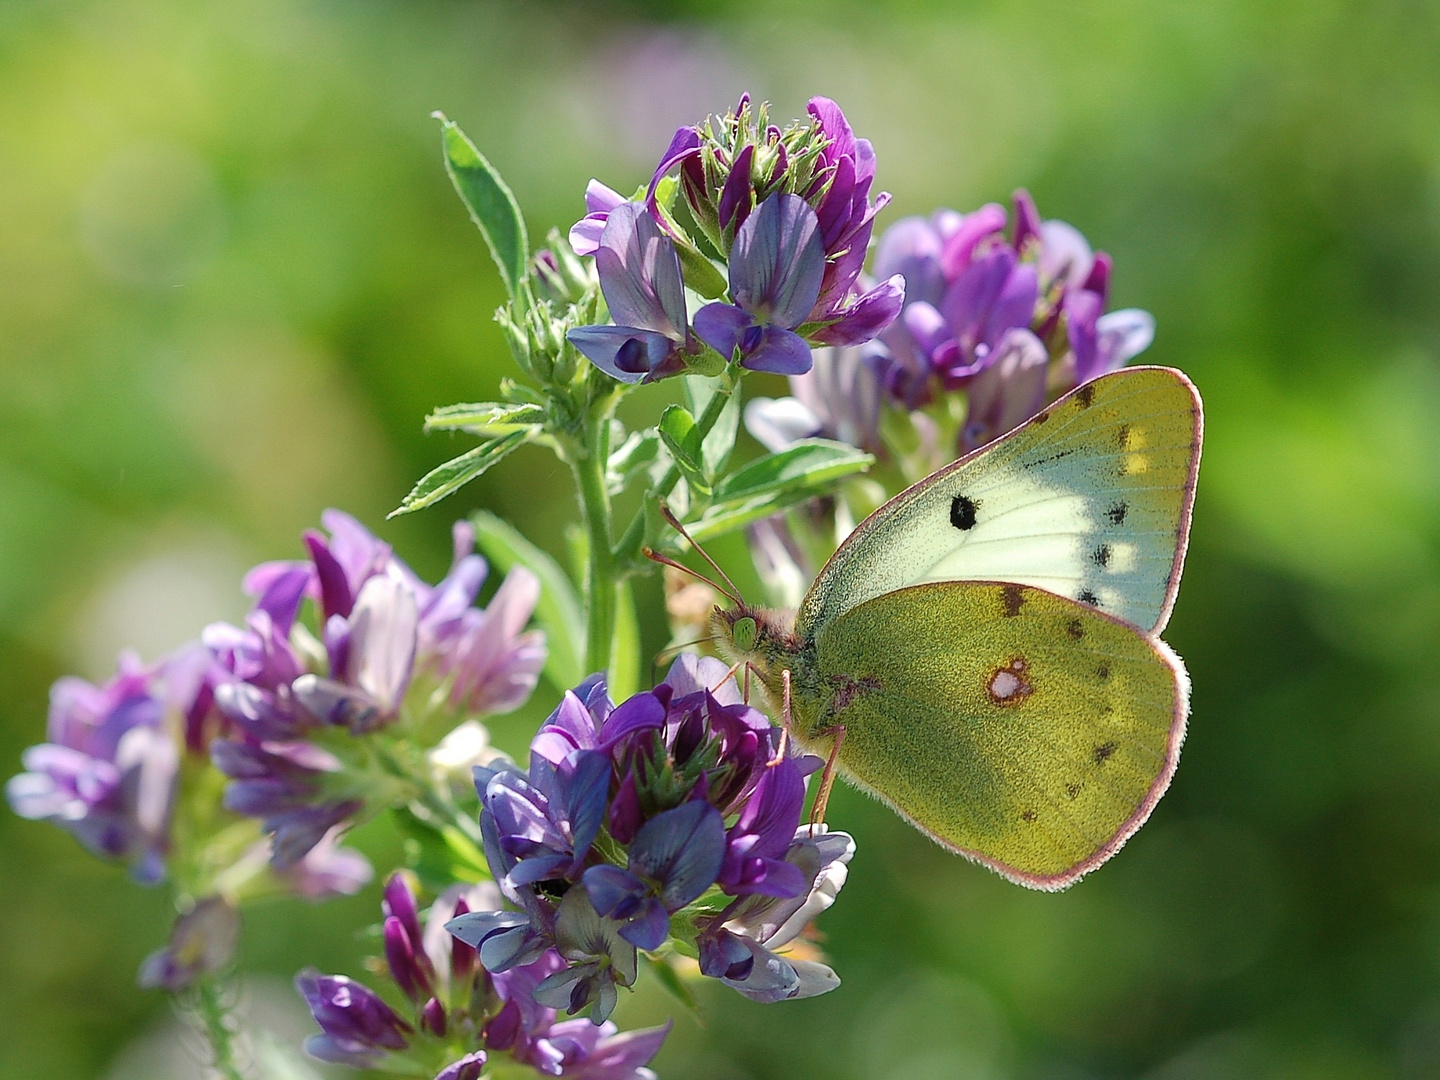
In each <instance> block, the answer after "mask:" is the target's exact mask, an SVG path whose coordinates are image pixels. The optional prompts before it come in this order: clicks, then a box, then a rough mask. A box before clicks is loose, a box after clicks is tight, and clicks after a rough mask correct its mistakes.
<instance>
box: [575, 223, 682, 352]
mask: <svg viewBox="0 0 1440 1080" xmlns="http://www.w3.org/2000/svg"><path fill="white" fill-rule="evenodd" d="M595 266H596V269H597V270H598V271H599V274H600V290H601V291H602V292H603V293H604V294H605V303H606V304H607V305H608V306H609V308H610V317H611V318H612V319H614V320H615V323H616V324H617V325H619V326H638V327H640V328H641V329H642V330H653V331H655V332H656V333H660V334H664V335H665V336H666V337H668V338H670V339H671V340H673V341H684V340H685V287H684V283H683V281H682V279H681V276H680V258H679V256H678V255H677V254H676V253H675V245H674V244H673V243H672V242H671V240H670V238H669V237H668V236H666V235H665V234H664V233H663V232H661V230H660V226H659V225H657V224H656V223H655V219H654V218H653V217H651V216H650V215H649V213H647V212H646V210H645V208H644V207H643V206H642V205H640V204H639V203H622V204H621V205H620V206H618V207H616V208H615V209H614V210H612V211H610V216H609V218H608V219H607V220H606V222H605V230H604V232H603V233H602V234H601V236H600V250H599V251H597V252H596V253H595Z"/></svg>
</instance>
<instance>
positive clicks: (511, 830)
mask: <svg viewBox="0 0 1440 1080" xmlns="http://www.w3.org/2000/svg"><path fill="white" fill-rule="evenodd" d="M778 734H779V733H778V731H777V730H776V729H774V728H772V727H771V726H770V723H769V721H768V720H766V719H765V717H764V716H763V715H762V714H761V713H760V712H759V711H757V710H755V709H753V708H751V707H749V706H748V705H746V704H744V703H743V702H742V700H741V696H740V692H739V690H738V688H737V687H736V685H735V683H734V680H733V679H731V678H729V677H728V673H727V670H726V668H725V665H724V664H722V663H721V662H720V661H718V660H714V659H710V658H701V657H697V656H694V655H689V654H686V655H682V656H681V657H680V658H679V659H678V660H676V662H675V664H674V665H673V666H672V667H671V669H670V672H669V674H668V675H667V676H666V679H665V681H664V682H662V683H661V684H660V685H659V686H657V687H655V689H654V690H651V691H648V692H644V693H640V694H636V695H635V696H634V697H631V698H630V699H628V700H627V701H625V702H624V703H623V704H621V705H619V706H618V707H617V706H615V705H614V704H613V703H612V702H611V701H610V698H609V695H608V694H607V692H606V687H605V683H604V681H603V679H602V678H601V677H600V676H592V677H591V678H590V679H588V680H587V681H586V682H585V683H583V684H581V685H580V686H578V687H576V688H575V689H574V690H572V691H570V692H568V693H567V694H566V695H565V698H564V700H563V701H562V702H561V704H560V706H559V707H558V708H557V709H556V710H555V712H554V713H552V714H551V716H550V718H549V719H548V720H547V721H546V722H545V724H544V725H543V726H542V727H541V729H540V731H539V733H538V734H537V735H536V736H535V738H534V740H533V741H532V742H531V744H530V766H529V769H528V771H521V770H520V769H518V768H515V767H513V766H510V767H503V768H498V769H478V768H477V769H476V770H475V776H476V787H477V789H478V790H479V791H480V796H481V806H482V810H481V818H480V821H481V830H482V832H483V834H484V837H485V853H486V856H487V859H488V860H489V863H490V868H491V871H492V873H493V874H494V875H495V880H496V882H497V883H498V885H499V887H500V891H501V893H502V894H503V895H504V897H505V898H506V899H507V900H508V901H510V903H511V904H512V905H513V906H514V909H515V910H494V911H483V912H479V911H477V912H474V913H472V914H469V915H466V916H464V917H462V918H458V919H456V920H454V921H452V922H451V923H450V924H449V929H450V931H451V933H453V934H454V935H455V936H456V937H458V938H460V939H461V940H462V941H465V942H468V943H469V944H472V945H474V946H475V947H476V948H477V949H478V950H479V953H480V959H481V962H482V964H483V965H484V966H485V967H486V968H487V969H488V970H489V971H491V972H492V973H495V974H497V976H498V975H499V974H501V973H504V972H508V971H510V970H511V969H513V968H515V967H518V966H522V965H525V964H529V963H533V962H534V961H535V960H536V959H537V958H538V957H540V956H543V955H546V954H548V953H551V952H552V951H553V952H558V954H559V955H560V956H561V957H562V958H563V959H564V960H565V961H566V964H565V966H564V967H563V968H561V969H558V970H556V971H554V972H552V973H550V974H548V975H547V976H546V977H545V978H544V979H543V980H541V981H540V982H539V983H538V984H537V985H536V987H535V990H534V998H535V1000H536V1001H538V1002H540V1003H541V1004H543V1005H546V1006H548V1007H550V1008H555V1009H564V1010H566V1011H567V1012H569V1013H570V1014H572V1015H573V1014H578V1013H581V1012H586V1013H588V1014H589V1016H590V1018H591V1020H593V1021H594V1022H595V1023H601V1022H603V1021H604V1020H605V1019H606V1018H607V1017H608V1016H609V1014H610V1011H611V1010H612V1009H613V1008H614V1006H615V1003H616V999H617V989H616V988H617V987H619V986H630V985H631V984H632V983H633V982H634V980H635V974H636V969H637V960H638V956H637V950H640V949H644V950H651V951H653V950H656V949H658V948H660V946H661V945H663V944H664V943H665V942H666V941H667V940H673V941H674V942H675V943H676V947H677V948H681V949H683V950H686V951H688V952H689V953H690V954H691V955H694V956H696V957H698V958H699V960H700V964H701V970H702V971H703V972H704V973H705V974H707V975H710V976H713V977H715V978H720V979H722V980H724V981H725V982H726V983H727V984H729V985H731V986H733V987H735V988H736V989H737V990H739V991H740V992H741V993H744V994H746V995H747V996H750V997H754V998H756V999H757V1000H764V1001H775V1000H781V999H782V998H793V997H806V996H810V995H813V994H817V993H823V992H824V991H826V990H829V989H832V988H833V987H834V986H835V985H837V983H838V979H836V978H835V975H834V973H833V972H832V971H830V969H829V968H826V967H824V966H823V965H820V964H817V963H813V962H807V961H800V960H794V959H792V958H789V957H787V956H786V955H784V951H785V950H784V947H785V946H787V945H789V944H791V942H792V941H793V940H794V938H795V937H796V936H797V935H798V934H799V933H800V931H801V930H802V929H803V928H804V927H805V926H806V925H807V924H808V922H809V921H810V917H812V916H813V915H814V914H815V913H817V912H818V911H819V910H820V909H821V908H823V907H825V906H828V903H829V901H830V900H833V898H834V894H835V891H837V890H838V888H839V884H840V882H843V880H844V873H845V871H844V864H845V863H846V862H848V861H849V858H850V856H851V854H852V853H853V850H854V847H853V844H852V843H851V841H850V838H849V837H848V836H845V835H844V834H843V833H825V832H824V831H823V827H816V829H815V830H813V832H814V835H813V836H812V829H811V828H809V827H808V826H802V825H801V823H800V822H801V814H802V810H803V804H804V799H805V777H806V775H807V774H808V773H809V772H811V771H813V769H814V768H815V767H817V766H818V765H819V761H818V759H816V758H813V757H808V756H795V755H791V754H786V753H785V752H784V748H783V747H782V746H781V744H780V740H779V738H778ZM822 898H823V899H822ZM802 915H803V916H804V917H803V918H802V917H801V916H802ZM742 954H743V955H742Z"/></svg>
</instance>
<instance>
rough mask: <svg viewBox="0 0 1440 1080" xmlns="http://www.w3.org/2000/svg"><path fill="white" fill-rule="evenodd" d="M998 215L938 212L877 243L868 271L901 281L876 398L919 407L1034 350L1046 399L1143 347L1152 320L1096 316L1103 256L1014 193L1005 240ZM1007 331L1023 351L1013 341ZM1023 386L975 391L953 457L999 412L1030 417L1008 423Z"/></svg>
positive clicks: (1101, 307) (996, 381) (1106, 265)
mask: <svg viewBox="0 0 1440 1080" xmlns="http://www.w3.org/2000/svg"><path fill="white" fill-rule="evenodd" d="M1008 217H1009V216H1008V215H1007V214H1006V211H1005V209H1004V208H1003V207H1001V206H999V205H997V204H994V203H990V204H988V205H986V206H982V207H981V208H980V209H978V210H976V211H974V212H973V213H970V214H964V215H961V214H957V213H955V212H954V211H952V210H940V211H937V212H936V213H935V214H934V215H932V216H931V217H930V218H928V219H926V218H918V217H913V218H904V219H902V220H900V221H897V222H896V223H895V224H893V225H892V226H890V228H888V229H887V230H886V231H885V234H884V235H883V236H882V237H881V238H880V248H879V251H878V253H877V255H876V259H875V272H876V273H877V274H880V275H886V274H899V275H902V276H903V278H904V281H905V294H904V305H905V306H904V312H903V315H902V317H901V319H900V320H899V321H897V322H896V323H895V324H894V325H893V326H891V327H890V328H889V329H888V330H887V331H885V332H884V333H883V334H882V336H881V342H880V345H879V347H878V349H877V354H878V355H879V356H881V357H882V358H883V360H882V363H883V366H884V377H885V384H886V389H887V390H888V391H889V393H890V395H891V397H892V398H894V399H895V400H896V401H897V402H899V403H900V404H902V405H904V406H905V407H907V408H916V407H918V406H920V405H923V404H925V403H926V402H927V401H929V400H930V398H931V397H932V395H933V394H934V393H935V391H936V389H937V388H938V389H942V390H953V389H960V388H966V389H970V388H972V384H973V383H974V382H975V381H976V380H979V379H980V376H981V375H982V373H984V372H986V371H987V370H988V369H990V368H992V367H996V366H1006V367H1007V368H1008V369H1009V370H1010V371H1011V373H1013V371H1015V370H1017V365H1018V369H1023V370H1024V371H1026V372H1030V371H1032V369H1033V364H1031V363H1030V358H1031V357H1032V356H1033V355H1034V349H1035V345H1036V344H1038V345H1039V346H1040V348H1041V349H1042V350H1043V352H1044V355H1045V362H1046V365H1047V374H1046V379H1045V380H1043V382H1044V384H1045V386H1046V387H1047V388H1048V393H1049V396H1052V397H1053V396H1056V395H1058V394H1059V393H1063V392H1065V391H1067V390H1069V389H1071V388H1072V387H1074V386H1076V385H1078V384H1079V383H1081V382H1086V381H1088V380H1090V379H1093V378H1094V377H1096V376H1097V375H1102V374H1104V373H1105V372H1106V371H1111V370H1113V369H1115V368H1117V367H1120V366H1121V365H1122V364H1124V363H1125V362H1126V361H1128V360H1129V359H1130V358H1131V357H1133V356H1135V355H1136V354H1137V353H1139V352H1141V351H1143V350H1144V349H1145V348H1146V347H1147V346H1148V345H1149V343H1150V338H1151V336H1152V335H1153V330H1154V322H1153V320H1152V319H1151V318H1150V316H1149V315H1148V314H1146V313H1145V312H1141V311H1133V310H1127V311H1115V312H1110V313H1108V314H1106V313H1105V304H1106V302H1107V300H1108V296H1109V284H1110V269H1111V262H1110V257H1109V256H1108V255H1106V254H1104V253H1103V252H1093V251H1092V250H1091V248H1090V245H1089V244H1088V243H1087V242H1086V241H1085V238H1084V237H1083V236H1082V235H1081V234H1080V232H1079V231H1078V230H1076V229H1075V228H1074V227H1073V226H1071V225H1068V224H1066V223H1065V222H1063V221H1043V220H1041V218H1040V215H1039V214H1038V213H1037V212H1036V209H1035V204H1034V201H1033V200H1032V199H1031V198H1030V196H1029V194H1027V193H1026V192H1024V191H1017V192H1016V193H1015V200H1014V221H1013V226H1012V228H1011V229H1010V232H1009V234H1008V235H1007V233H1006V231H1005V230H1006V225H1007V221H1008ZM1016 331H1024V332H1026V333H1028V334H1031V335H1033V337H1034V341H1033V342H1021V341H1019V340H1018V339H1017V338H1015V337H1014V336H1013V335H1014V333H1015V332H1016ZM1002 346H1003V347H1002ZM1002 360H1003V361H1004V364H1002ZM1021 361H1024V362H1023V363H1021ZM1032 383H1033V376H1032V375H1028V374H1027V375H1026V376H1024V377H1023V378H1022V379H1021V380H1020V382H1019V383H1015V382H1014V380H1013V379H1012V378H1011V377H1010V376H1009V375H1007V376H1006V377H1005V378H990V379H989V380H988V384H987V385H982V387H981V389H980V394H979V396H980V397H981V399H982V405H983V407H984V408H983V410H982V411H983V412H984V413H986V415H984V416H980V415H972V416H971V417H970V418H969V419H968V420H967V424H966V431H967V432H969V434H967V435H963V436H962V448H965V449H969V448H973V447H974V446H975V445H979V444H978V443H977V442H976V441H975V439H976V438H979V437H980V435H981V434H988V435H989V436H990V437H994V436H995V435H999V434H1004V432H1005V431H1008V430H1009V428H999V429H997V428H996V426H995V425H996V423H997V422H998V419H997V418H999V417H1000V416H1002V414H1003V415H1004V416H1007V417H1013V416H1017V415H1018V416H1019V417H1020V419H1021V420H1023V419H1026V418H1027V417H1028V416H1029V415H1031V414H1032V413H1033V412H1034V411H1035V409H1038V408H1039V406H1040V405H1042V404H1043V403H1044V401H1043V399H1041V400H1040V402H1039V404H1035V405H1033V407H1031V408H1030V411H1029V412H1025V413H1024V415H1020V413H1021V412H1022V406H1023V405H1024V404H1025V403H1026V402H1029V401H1031V400H1032V398H1033V395H1031V394H1030V389H1031V386H1032ZM1002 389H1003V391H1004V392H1003V393H1002V392H1001V391H1002ZM1002 399H1003V401H1002Z"/></svg>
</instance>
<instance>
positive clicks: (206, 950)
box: [139, 896, 240, 993]
mask: <svg viewBox="0 0 1440 1080" xmlns="http://www.w3.org/2000/svg"><path fill="white" fill-rule="evenodd" d="M239 936H240V914H239V912H237V911H236V910H235V908H234V907H233V906H232V905H231V904H230V902H229V901H228V900H226V899H224V898H223V897H220V896H209V897H206V898H205V899H203V900H201V901H200V902H199V903H197V904H196V905H195V906H194V907H193V908H191V909H190V910H189V911H188V912H186V913H185V914H184V915H181V916H180V917H179V918H178V919H176V920H175V925H174V927H173V928H172V929H171V931H170V943H169V944H168V945H166V946H165V948H163V949H160V950H158V951H156V952H153V953H151V954H150V955H149V956H147V957H146V958H145V960H144V961H143V962H142V963H141V965H140V975H139V983H140V985H141V986H142V987H145V988H146V989H157V988H158V989H162V990H169V991H170V992H171V993H176V992H178V991H180V990H184V989H185V988H187V987H189V986H190V985H192V984H193V983H194V982H195V980H196V979H199V978H200V977H202V976H204V975H209V974H211V973H212V972H216V971H219V970H220V969H221V968H224V967H225V966H227V965H228V964H229V963H230V961H231V960H233V959H234V958H235V946H236V944H237V942H238V940H239Z"/></svg>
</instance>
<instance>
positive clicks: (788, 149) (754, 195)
mask: <svg viewBox="0 0 1440 1080" xmlns="http://www.w3.org/2000/svg"><path fill="white" fill-rule="evenodd" d="M672 170H678V171H679V184H678V189H679V191H680V192H682V193H683V196H684V203H685V206H686V207H687V208H688V212H689V216H690V218H691V219H692V220H693V222H694V224H695V226H696V228H697V229H698V230H699V236H700V238H701V240H702V241H703V242H704V244H705V245H707V246H708V247H709V248H710V249H711V250H713V251H714V252H716V253H718V254H719V255H720V257H721V258H722V259H724V260H725V261H726V264H727V271H728V286H729V296H730V299H729V302H720V301H717V302H715V303H712V304H708V305H706V306H705V307H704V308H702V309H701V310H700V311H698V312H696V314H695V318H694V326H693V329H692V328H691V326H690V324H689V322H688V321H687V310H686V306H685V295H684V275H683V273H682V269H681V253H682V252H684V253H686V254H688V255H689V257H690V258H691V259H692V260H703V259H704V256H703V255H702V254H701V252H700V248H699V247H698V246H697V241H696V240H695V239H694V238H692V237H691V235H690V234H689V233H688V232H687V231H686V230H685V229H684V228H683V227H682V226H681V225H680V224H679V223H678V222H677V220H676V218H675V217H674V216H673V214H672V213H671V208H670V207H669V206H667V205H665V203H664V202H663V201H662V200H661V199H660V191H661V189H662V181H664V180H665V178H666V177H667V176H668V174H669V173H670V172H671V171H672ZM874 177H875V154H874V151H873V149H872V148H871V146H870V143H869V142H868V141H867V140H865V139H857V138H856V137H855V134H854V132H853V131H852V130H851V127H850V124H849V122H848V121H847V120H846V119H845V115H844V113H842V112H841V111H840V107H839V106H838V105H836V104H835V103H834V102H833V101H830V100H829V99H828V98H814V99H812V100H811V102H810V104H809V117H808V119H807V120H805V121H802V122H798V123H796V124H793V125H791V126H790V128H788V129H787V130H785V131H781V130H780V129H779V128H778V127H776V126H774V125H773V124H770V123H769V122H768V118H767V114H766V109H765V107H764V106H760V107H758V108H755V109H752V107H751V104H750V98H749V96H748V95H746V96H745V97H742V98H741V99H740V103H739V105H738V106H737V107H736V109H735V111H734V112H732V113H729V114H727V115H726V116H725V117H723V118H720V119H717V120H713V121H708V122H706V123H705V124H703V125H698V126H695V127H684V128H681V129H680V130H679V131H677V132H676V134H675V137H674V139H673V140H672V141H671V143H670V146H669V148H668V149H667V150H666V152H665V155H664V156H663V157H662V158H661V161H660V164H659V165H658V166H657V167H656V169H655V173H654V175H653V176H652V178H651V181H650V186H649V189H648V192H647V196H646V200H645V202H643V203H640V202H627V201H626V200H625V199H624V198H623V197H622V196H621V195H619V194H618V193H617V192H615V191H612V190H611V189H610V188H608V187H606V186H605V185H603V184H601V183H599V181H594V180H592V181H591V183H590V186H589V187H588V188H587V190H586V194H585V201H586V208H587V210H588V211H589V213H587V215H586V216H585V217H584V218H583V219H581V221H579V222H578V223H576V225H575V226H574V228H572V229H571V232H570V242H571V244H572V246H573V247H574V249H575V251H576V252H577V253H580V254H593V255H594V256H595V260H596V269H597V271H598V274H599V278H600V288H601V291H602V292H603V293H604V295H605V300H606V304H607V305H608V306H609V309H610V314H611V317H612V318H613V319H614V320H615V323H614V324H613V325H609V326H590V327H580V328H577V329H575V330H572V331H571V332H570V334H569V340H570V341H571V343H572V344H574V346H575V347H576V348H577V349H579V350H580V352H582V353H583V354H584V355H585V356H587V357H589V358H590V360H591V361H593V362H594V363H595V364H596V365H597V366H598V367H600V368H601V369H602V370H604V371H606V372H608V373H609V374H610V375H612V376H614V377H615V378H617V379H620V380H621V381H623V382H638V381H641V380H644V381H647V382H652V381H654V380H656V379H659V378H663V377H665V376H667V375H672V374H675V373H677V372H679V371H681V370H683V369H684V367H685V366H686V361H687V359H688V360H691V361H694V360H695V359H697V358H698V357H699V356H700V354H701V353H702V352H703V351H704V348H705V347H706V346H708V347H709V348H710V349H713V350H714V352H715V353H718V354H719V355H720V356H721V357H723V358H724V359H725V360H727V361H728V360H732V359H734V360H738V362H739V363H740V364H741V365H742V366H743V367H746V368H749V369H751V370H755V371H770V372H776V373H779V374H790V375H793V374H799V373H801V372H804V371H808V370H809V369H810V363H811V361H810V347H811V346H812V345H835V346H843V345H857V344H861V343H863V342H866V341H869V340H871V339H872V338H874V337H875V336H876V335H877V334H879V333H880V332H881V331H883V330H885V329H886V328H887V327H888V326H890V325H891V323H893V322H894V321H895V319H896V317H897V316H898V315H899V313H900V308H901V302H902V299H903V297H904V282H903V280H902V279H900V278H899V277H892V278H891V279H890V280H887V281H885V282H883V283H882V284H880V285H878V286H876V287H874V288H869V289H866V288H865V287H863V285H862V283H861V278H860V271H861V268H862V266H863V264H864V261H865V254H866V249H867V247H868V245H869V242H870V235H871V230H872V229H873V223H874V217H875V214H876V213H877V212H878V211H879V210H880V208H881V207H883V206H884V205H885V203H886V202H887V201H888V198H889V196H887V195H885V194H881V195H879V196H877V197H875V198H873V199H872V198H871V194H870V192H871V186H872V184H873V182H874ZM715 291H719V289H718V287H717V288H716V290H715ZM707 295H714V293H713V292H710V293H707Z"/></svg>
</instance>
